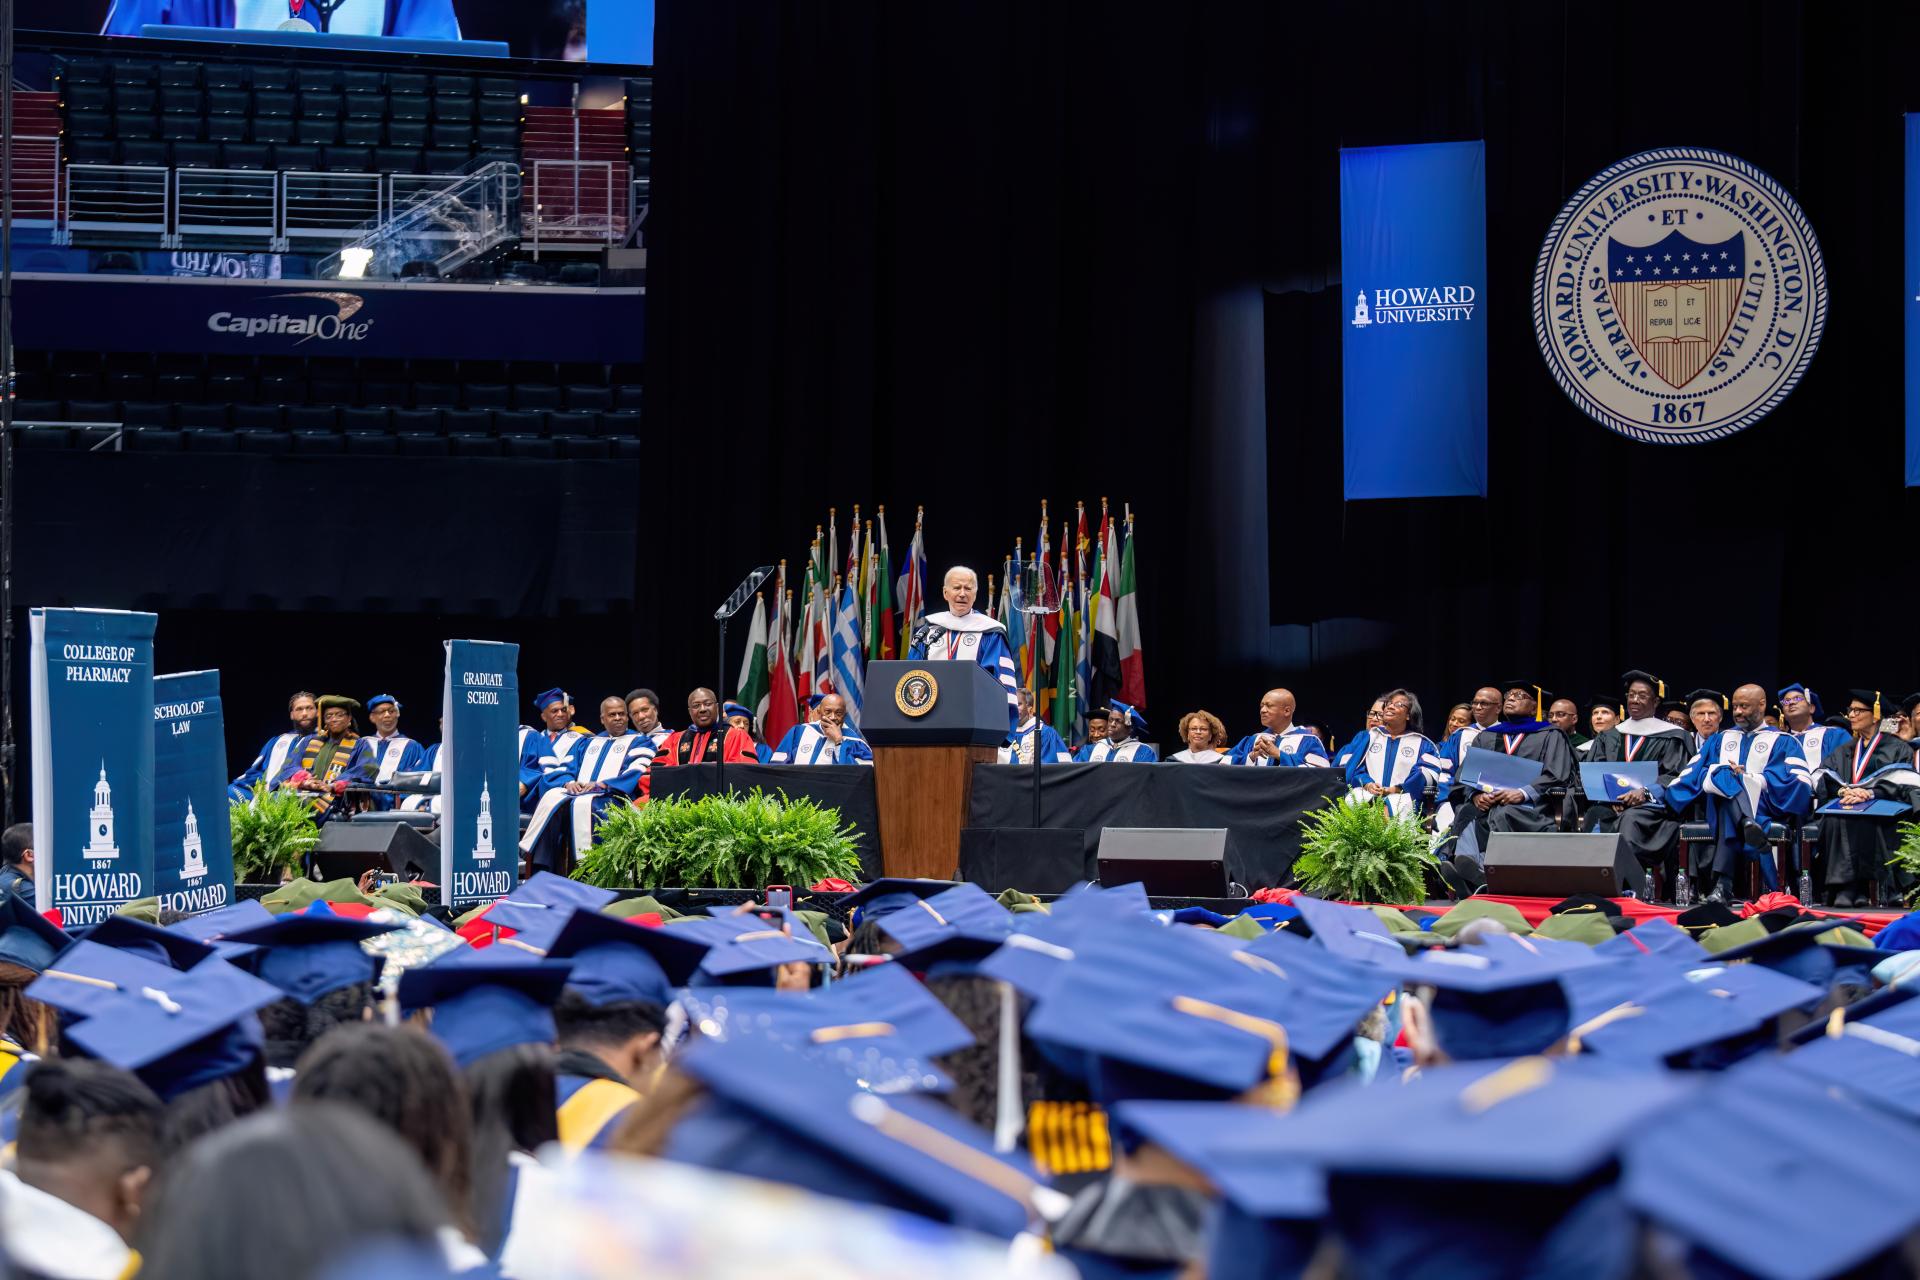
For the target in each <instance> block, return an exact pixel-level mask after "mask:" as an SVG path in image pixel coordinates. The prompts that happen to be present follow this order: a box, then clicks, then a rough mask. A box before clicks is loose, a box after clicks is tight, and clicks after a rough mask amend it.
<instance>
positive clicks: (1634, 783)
mask: <svg viewBox="0 0 1920 1280" xmlns="http://www.w3.org/2000/svg"><path fill="white" fill-rule="evenodd" d="M1580 789H1581V790H1582V791H1584V792H1586V793H1587V799H1589V800H1592V801H1594V802H1596V803H1599V804H1616V803H1618V802H1619V800H1620V797H1621V796H1624V795H1626V794H1627V793H1628V792H1629V791H1645V792H1646V793H1647V794H1648V795H1650V796H1652V797H1653V798H1654V799H1656V800H1658V799H1659V798H1660V796H1661V790H1660V766H1659V765H1658V764H1656V763H1655V762H1654V761H1652V760H1643V761H1639V762H1636V763H1631V764H1623V763H1621V762H1620V761H1617V760H1616V761H1613V762H1611V763H1604V764H1582V765H1581V766H1580Z"/></svg>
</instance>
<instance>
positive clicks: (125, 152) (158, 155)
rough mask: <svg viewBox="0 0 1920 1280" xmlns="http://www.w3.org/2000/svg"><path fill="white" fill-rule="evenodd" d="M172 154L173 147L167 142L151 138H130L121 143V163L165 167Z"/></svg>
mask: <svg viewBox="0 0 1920 1280" xmlns="http://www.w3.org/2000/svg"><path fill="white" fill-rule="evenodd" d="M172 154H173V151H172V148H171V147H169V146H168V145H167V144H166V143H164V142H159V141H155V140H151V139H142V138H130V139H128V140H127V141H125V142H122V143H121V144H120V163H121V164H138V165H154V166H156V167H160V168H164V167H165V166H166V164H167V162H168V160H169V158H170V157H171V156H172Z"/></svg>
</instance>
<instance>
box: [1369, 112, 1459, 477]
mask: <svg viewBox="0 0 1920 1280" xmlns="http://www.w3.org/2000/svg"><path fill="white" fill-rule="evenodd" d="M1340 276H1341V280H1342V281H1343V287H1342V290H1341V311H1340V316H1341V318H1340V328H1341V332H1342V334H1343V342H1342V351H1343V365H1342V369H1343V382H1344V390H1345V398H1344V404H1345V423H1346V448H1345V454H1346V496H1347V497H1348V498H1350V499H1351V498H1444V497H1454V496H1476V495H1477V496H1480V497H1485V496H1486V492H1487V318H1486V311H1485V306H1486V286H1487V186H1486V148H1485V145H1484V144H1483V143H1480V142H1438V143H1431V144H1428V145H1424V146H1407V147H1362V148H1355V149H1351V150H1342V151H1341V152H1340Z"/></svg>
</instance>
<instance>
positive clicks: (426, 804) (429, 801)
mask: <svg viewBox="0 0 1920 1280" xmlns="http://www.w3.org/2000/svg"><path fill="white" fill-rule="evenodd" d="M420 772H422V773H430V774H435V775H437V774H439V772H440V744H439V743H437V742H434V743H429V744H428V746H427V751H426V758H425V760H423V761H422V762H421V765H420ZM433 781H434V782H435V783H438V782H439V778H438V777H437V776H436V777H435V778H434V779H433ZM400 808H401V810H402V811H403V812H405V813H438V812H440V797H439V796H438V795H431V796H401V797H400Z"/></svg>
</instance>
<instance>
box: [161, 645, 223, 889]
mask: <svg viewBox="0 0 1920 1280" xmlns="http://www.w3.org/2000/svg"><path fill="white" fill-rule="evenodd" d="M153 891H154V893H156V894H157V895H158V896H159V898H160V905H161V906H162V907H172V908H173V909H174V910H176V911H184V912H186V913H188V914H189V915H193V914H197V913H199V912H202V911H212V910H213V909H214V908H215V907H224V906H228V905H230V904H231V903H232V902H233V831H232V828H231V826H230V825H229V823H228V821H227V750H226V730H225V726H224V724H223V722H222V718H221V710H220V673H219V672H218V671H185V672H182V673H180V674H179V675H171V676H156V677H155V678H154V681H153Z"/></svg>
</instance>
